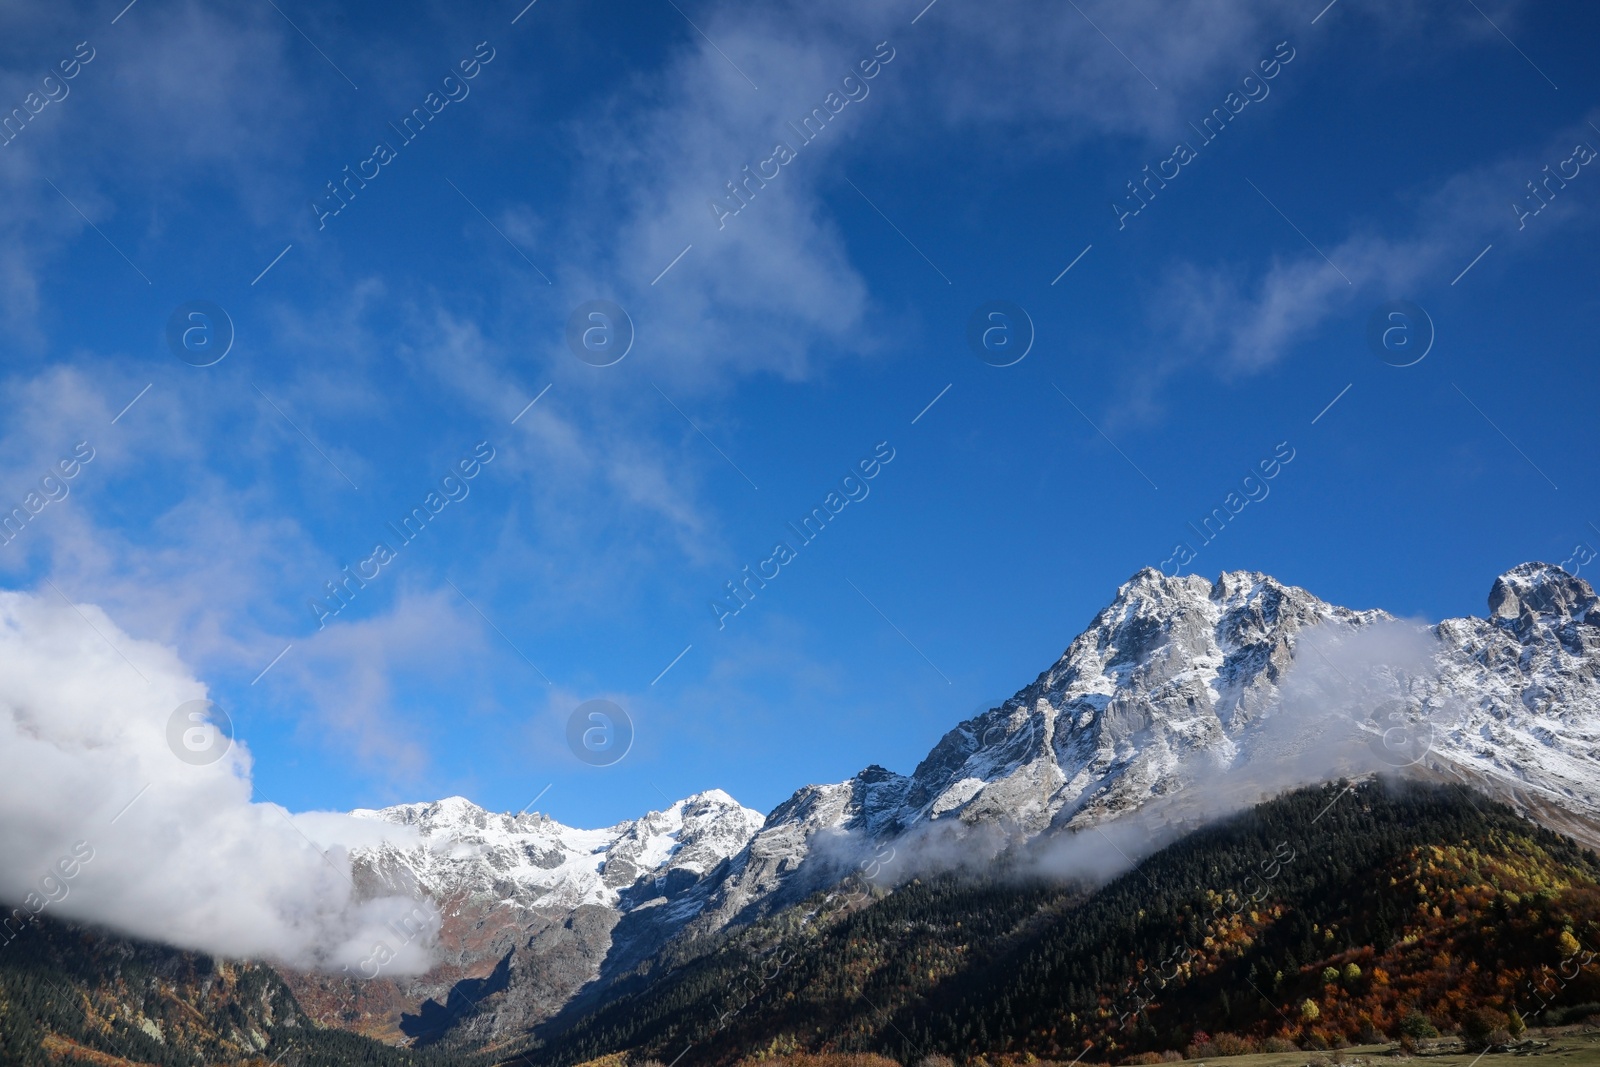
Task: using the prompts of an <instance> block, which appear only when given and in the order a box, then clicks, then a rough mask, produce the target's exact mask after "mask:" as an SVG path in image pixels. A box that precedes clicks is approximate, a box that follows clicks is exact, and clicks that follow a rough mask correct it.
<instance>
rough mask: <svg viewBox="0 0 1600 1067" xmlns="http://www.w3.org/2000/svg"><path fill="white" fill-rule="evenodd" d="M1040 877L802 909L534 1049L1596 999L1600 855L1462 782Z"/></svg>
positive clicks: (1350, 1021)
mask: <svg viewBox="0 0 1600 1067" xmlns="http://www.w3.org/2000/svg"><path fill="white" fill-rule="evenodd" d="M1027 869H1028V868H1027V866H1026V865H1025V864H1024V863H1023V862H1022V860H1021V858H1018V859H1017V860H1016V861H1015V862H1014V863H1012V864H1011V865H1009V866H1007V865H1000V866H997V867H995V868H994V869H992V870H991V871H990V872H989V873H988V874H986V875H985V876H984V877H982V878H981V879H973V878H972V877H971V876H964V877H955V876H945V877H937V878H927V879H922V880H919V881H913V882H911V883H909V884H907V885H904V886H901V887H900V888H898V889H897V890H896V891H894V892H893V893H890V894H888V895H887V896H884V897H882V898H881V899H876V900H873V901H871V902H870V903H868V904H866V905H865V906H858V907H855V908H853V909H839V908H836V907H834V906H833V905H831V904H830V903H827V902H825V901H824V900H823V899H822V898H818V899H816V900H813V901H810V902H808V903H807V904H806V905H805V906H803V907H802V908H800V909H795V910H793V911H791V912H788V913H786V914H784V915H782V916H779V917H777V918H775V919H774V920H773V921H771V922H768V923H764V924H762V925H761V926H759V927H757V928H754V929H751V930H748V931H744V932H742V933H739V934H736V935H733V936H730V937H728V938H726V939H725V940H724V941H723V942H722V943H720V944H718V945H717V946H716V947H715V948H714V949H712V950H711V951H709V952H708V953H707V954H706V955H704V956H702V957H700V958H698V959H694V960H690V961H688V962H686V963H684V964H682V965H681V966H680V967H679V968H678V969H677V970H676V971H674V972H673V973H671V974H670V975H668V976H667V977H665V978H663V979H660V980H657V981H656V982H654V983H652V984H651V985H650V986H649V987H648V988H646V989H644V990H641V991H637V992H634V993H632V994H630V995H628V996H626V997H624V998H622V999H620V1000H618V1001H616V1002H614V1003H612V1004H611V1005H609V1006H607V1007H605V1008H604V1009H602V1010H600V1011H599V1012H597V1013H595V1014H593V1015H592V1016H590V1017H588V1018H584V1019H581V1020H579V1021H578V1022H576V1023H575V1024H573V1025H572V1026H571V1028H570V1029H569V1030H567V1031H566V1032H565V1033H562V1034H560V1035H559V1036H557V1035H550V1037H549V1039H548V1040H547V1043H546V1044H545V1045H544V1046H543V1047H542V1048H541V1049H540V1050H538V1052H537V1053H536V1054H535V1058H538V1059H540V1060H542V1061H543V1062H545V1063H549V1064H556V1065H560V1064H568V1063H576V1062H580V1061H583V1060H587V1059H590V1058H593V1057H596V1056H599V1055H603V1054H606V1053H611V1052H618V1051H624V1050H627V1051H631V1052H632V1053H633V1054H635V1055H639V1056H643V1055H650V1056H656V1057H660V1058H663V1059H665V1060H667V1061H671V1060H672V1059H673V1058H674V1057H676V1056H677V1055H679V1054H680V1053H681V1052H683V1051H684V1050H685V1049H686V1048H687V1049H690V1050H692V1051H691V1057H692V1058H693V1059H694V1061H695V1062H696V1063H697V1064H698V1063H706V1062H712V1063H732V1062H735V1061H737V1060H738V1059H740V1058H741V1057H742V1056H744V1055H746V1054H748V1053H751V1052H768V1053H774V1054H776V1053H785V1052H792V1051H808V1052H830V1051H862V1052H878V1053H883V1054H886V1055H889V1056H891V1057H893V1058H895V1059H897V1060H899V1061H901V1062H911V1061H914V1060H916V1059H917V1058H918V1057H919V1056H922V1055H925V1054H928V1053H932V1052H938V1053H944V1054H948V1055H952V1056H955V1057H957V1058H958V1059H965V1058H971V1057H975V1056H978V1055H985V1056H991V1057H992V1056H994V1055H997V1054H1008V1053H1010V1054H1017V1055H1019V1056H1021V1055H1027V1054H1031V1055H1034V1056H1038V1057H1041V1058H1046V1059H1067V1060H1070V1059H1073V1058H1074V1057H1076V1056H1077V1055H1078V1054H1079V1053H1080V1052H1083V1050H1084V1049H1085V1047H1086V1046H1087V1047H1088V1048H1089V1051H1088V1052H1087V1053H1086V1054H1085V1058H1086V1059H1090V1060H1096V1061H1106V1060H1124V1059H1127V1058H1130V1057H1133V1056H1136V1055H1137V1054H1139V1053H1152V1054H1154V1053H1160V1052H1164V1051H1168V1050H1174V1051H1180V1052H1181V1051H1183V1050H1185V1049H1188V1050H1190V1051H1196V1052H1197V1053H1198V1054H1200V1055H1206V1054H1217V1053H1220V1052H1225V1051H1246V1050H1248V1049H1251V1048H1260V1047H1269V1048H1279V1047H1283V1048H1287V1047H1290V1045H1289V1043H1291V1042H1292V1043H1294V1044H1295V1045H1299V1046H1301V1047H1309V1048H1320V1047H1329V1046H1338V1045H1342V1044H1345V1043H1349V1042H1353V1041H1356V1040H1358V1039H1363V1038H1365V1039H1367V1040H1376V1039H1379V1038H1380V1037H1387V1038H1398V1037H1400V1036H1401V1035H1402V1034H1403V1033H1406V1032H1408V1031H1409V1032H1410V1033H1412V1034H1414V1035H1426V1034H1428V1033H1430V1032H1433V1031H1435V1030H1446V1031H1467V1032H1468V1033H1470V1034H1478V1033H1480V1032H1481V1033H1483V1034H1491V1033H1493V1032H1494V1031H1497V1030H1500V1029H1508V1030H1516V1029H1517V1028H1518V1027H1519V1026H1520V1024H1521V1021H1520V1019H1519V1018H1518V1017H1517V1016H1518V1013H1519V1012H1520V1013H1522V1014H1527V1013H1530V1012H1536V1011H1539V1010H1542V1009H1545V1008H1548V1009H1549V1010H1550V1014H1549V1016H1548V1019H1547V1021H1559V1019H1560V1018H1561V1017H1562V1015H1563V1013H1571V1012H1572V1010H1573V1009H1574V1008H1575V1007H1577V1006H1580V1005H1584V1004H1592V1003H1593V1002H1595V1001H1597V1000H1600V982H1597V981H1596V978H1595V975H1594V971H1593V969H1592V968H1583V967H1579V966H1574V965H1573V964H1574V962H1575V961H1579V962H1582V961H1584V957H1583V956H1582V953H1583V952H1584V951H1585V949H1584V946H1585V945H1593V944H1596V943H1600V937H1597V936H1596V934H1597V931H1596V927H1595V923H1596V922H1597V921H1600V892H1597V890H1596V885H1597V882H1600V861H1597V859H1596V857H1595V856H1594V854H1593V853H1589V852H1586V851H1583V850H1581V849H1580V848H1578V847H1577V846H1575V845H1574V844H1572V843H1571V842H1570V841H1568V840H1567V839H1565V838H1562V837H1559V836H1558V835H1556V834H1553V833H1551V832H1549V831H1546V830H1543V829H1541V828H1539V827H1537V826H1536V825H1534V824H1533V823H1530V822H1528V821H1527V820H1525V819H1523V818H1521V817H1520V816H1518V815H1516V814H1514V813H1513V812H1511V811H1510V810H1509V809H1507V808H1504V807H1501V806H1498V805H1494V804H1491V803H1489V802H1488V801H1486V800H1484V799H1483V798H1481V797H1479V796H1476V795H1474V794H1470V793H1468V792H1466V791H1465V790H1462V789H1459V788H1454V787H1422V786H1401V785H1397V784H1377V783H1369V784H1363V785H1359V786H1350V787H1346V786H1343V785H1338V786H1326V787H1322V788H1318V789H1309V790H1304V791H1301V792H1298V793H1294V794H1291V795H1288V796H1285V797H1283V798H1280V799H1278V800H1274V801H1272V802H1270V803H1266V804H1263V805H1260V806H1259V807H1257V808H1256V809H1254V810H1253V811H1250V812H1248V813H1245V814H1242V815H1240V816H1237V817H1235V818H1233V819H1231V820H1228V821H1227V822H1225V823H1223V824H1219V825H1216V826H1213V827H1210V828H1208V829H1205V830H1202V831H1199V832H1197V833H1195V834H1192V835H1190V836H1188V837H1186V838H1184V839H1183V840H1181V841H1179V842H1177V843H1176V844H1173V845H1172V846H1170V847H1168V848H1166V849H1164V850H1162V851H1161V852H1159V853H1157V854H1156V855H1155V856H1153V857H1151V858H1150V859H1148V860H1146V861H1145V862H1143V863H1141V864H1140V865H1139V866H1138V867H1137V868H1135V869H1134V870H1132V871H1129V872H1127V873H1125V874H1123V875H1122V876H1121V877H1119V878H1117V879H1116V880H1115V881H1113V882H1112V883H1110V884H1109V885H1106V886H1104V887H1102V888H1100V889H1099V890H1097V891H1094V892H1084V891H1082V890H1079V889H1075V888H1073V887H1071V886H1067V885H1063V884H1060V883H1059V882H1056V883H1052V882H1047V881H1044V880H1041V879H1038V878H1036V877H1030V876H1029V875H1028V874H1027V873H1026V871H1027ZM808 916H809V917H808ZM1575 954H1576V955H1575ZM1563 968H1565V971H1566V972H1567V973H1570V974H1571V975H1572V977H1570V978H1564V977H1560V975H1561V974H1562V973H1563ZM1530 982H1532V983H1533V984H1534V987H1540V986H1541V984H1542V988H1530V986H1529V983H1530ZM1579 1010H1580V1011H1582V1010H1586V1009H1581V1008H1580V1009H1579ZM1593 1010H1595V1011H1597V1012H1600V1008H1595V1009H1593ZM1152 1058H1154V1057H1153V1056H1152ZM685 1062H688V1061H687V1060H686V1061H685Z"/></svg>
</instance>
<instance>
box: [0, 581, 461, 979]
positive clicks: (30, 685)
mask: <svg viewBox="0 0 1600 1067" xmlns="http://www.w3.org/2000/svg"><path fill="white" fill-rule="evenodd" d="M52 596H53V594H51V593H49V592H46V593H43V594H40V595H32V594H28V593H11V592H5V593H0V855H3V856H5V859H6V862H5V863H4V864H3V865H0V898H3V899H5V900H6V901H8V902H11V903H13V904H21V905H24V906H25V907H31V906H33V905H32V904H27V903H25V902H27V901H28V895H29V894H30V893H34V894H38V897H36V898H35V901H37V899H39V898H42V897H46V896H51V897H56V898H58V899H56V900H55V901H54V902H52V903H50V904H48V905H47V906H46V907H47V910H48V913H49V914H51V915H54V916H56V917H60V918H71V919H78V920H83V921H89V922H94V923H100V924H104V925H106V926H110V927H112V928H114V929H116V930H119V931H122V932H124V933H127V934H132V935H135V936H139V937H145V938H152V939H156V940H160V941H163V942H166V943H168V944H173V945H178V946H180V947H185V948H191V949H197V950H201V951H205V952H210V953H214V954H218V955H222V956H229V957H267V958H271V959H275V960H280V961H283V962H286V963H289V964H292V965H295V966H299V967H321V968H328V969H337V968H338V967H340V966H352V967H354V966H355V965H356V964H358V963H359V962H360V961H361V960H362V959H364V958H366V957H367V956H368V954H369V953H370V952H371V949H372V946H373V945H374V944H375V943H377V942H378V941H388V942H389V943H391V944H394V943H395V942H396V941H398V940H399V939H398V938H396V937H395V936H394V935H393V934H392V933H390V932H389V931H388V929H387V927H386V926H385V924H386V923H387V922H389V921H392V920H397V919H399V918H400V917H401V916H404V915H406V914H409V913H410V912H411V909H412V908H413V907H415V906H417V905H418V902H417V901H414V900H411V899H408V898H405V897H399V896H377V897H370V898H365V899H364V895H363V894H359V893H357V892H356V891H355V890H354V887H353V886H352V884H351V882H350V863H349V858H348V853H347V851H346V850H347V848H348V847H349V846H350V845H352V844H370V843H371V837H372V833H373V827H372V825H371V824H370V823H364V822H362V821H361V820H356V819H351V818H349V817H347V816H341V815H327V814H323V815H316V816H291V815H289V814H288V813H287V812H286V811H284V810H283V809H282V808H279V807H278V806H277V805H274V804H270V803H252V802H251V799H250V797H251V783H250V777H249V776H250V756H249V752H248V751H247V750H246V748H245V747H244V746H243V745H242V744H235V745H233V746H232V747H231V749H230V750H229V751H228V752H227V754H226V755H225V756H224V757H223V758H222V759H221V760H220V761H218V762H214V763H212V764H209V765H205V766H194V765H191V764H189V763H187V762H184V761H183V760H180V759H179V758H178V757H177V756H176V755H175V754H174V752H173V751H172V749H171V748H169V743H168V729H169V719H170V717H171V716H172V714H173V712H174V710H175V709H177V708H178V707H179V706H180V705H182V704H185V703H187V702H189V701H194V700H203V699H204V698H205V695H206V688H205V686H204V685H203V684H202V683H201V682H199V681H198V680H196V679H195V678H194V677H193V676H192V675H191V674H190V673H189V671H188V669H187V668H186V666H185V665H184V664H183V663H182V662H181V661H180V660H179V659H178V657H177V656H176V655H175V654H174V653H173V652H172V651H171V650H169V649H166V648H163V647H161V646H159V645H156V644H153V643H151V642H147V641H142V640H138V639H136V638H134V637H133V636H131V635H129V634H127V633H126V632H124V631H123V630H122V629H121V628H120V627H118V626H117V625H116V623H115V622H113V621H112V619H111V618H109V617H108V616H107V615H106V614H105V613H104V612H102V611H101V610H100V609H99V608H97V607H94V606H92V605H79V608H78V610H77V611H75V610H73V609H72V608H71V607H70V606H68V605H67V604H65V603H63V602H61V601H60V600H55V599H51V598H52ZM80 611H81V613H82V614H81V615H80V614H79V612H80ZM124 657H126V659H124ZM141 675H142V676H143V677H141ZM130 802H131V804H130ZM394 832H395V833H403V831H401V830H399V829H398V828H396V829H395V830H394ZM312 839H315V841H316V842H317V843H316V844H315V845H313V844H312ZM80 841H81V842H85V843H86V846H87V849H90V850H92V858H91V859H89V860H88V862H85V863H82V864H81V865H78V866H77V869H76V870H75V872H74V875H73V876H72V877H70V878H62V877H61V876H60V873H59V872H58V871H57V864H58V862H59V861H60V860H62V859H63V858H67V857H70V856H72V855H73V846H74V844H75V843H77V842H80ZM84 851H85V850H84V848H83V847H81V846H80V848H79V849H78V852H77V856H78V858H81V857H82V856H83V854H84ZM69 866H71V864H69ZM53 872H54V873H53ZM52 875H53V877H52ZM62 887H64V889H65V893H64V895H62ZM422 906H423V908H424V911H425V912H430V913H431V905H426V904H424V905H422ZM24 936H25V935H24ZM396 947H397V948H398V949H399V952H400V958H399V959H398V960H397V961H396V962H395V963H393V964H391V967H393V968H396V969H398V970H399V971H409V972H416V971H420V970H423V969H425V968H426V966H427V965H428V958H427V950H426V948H425V947H424V941H423V940H418V941H414V942H411V943H410V944H407V945H400V946H396Z"/></svg>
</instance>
